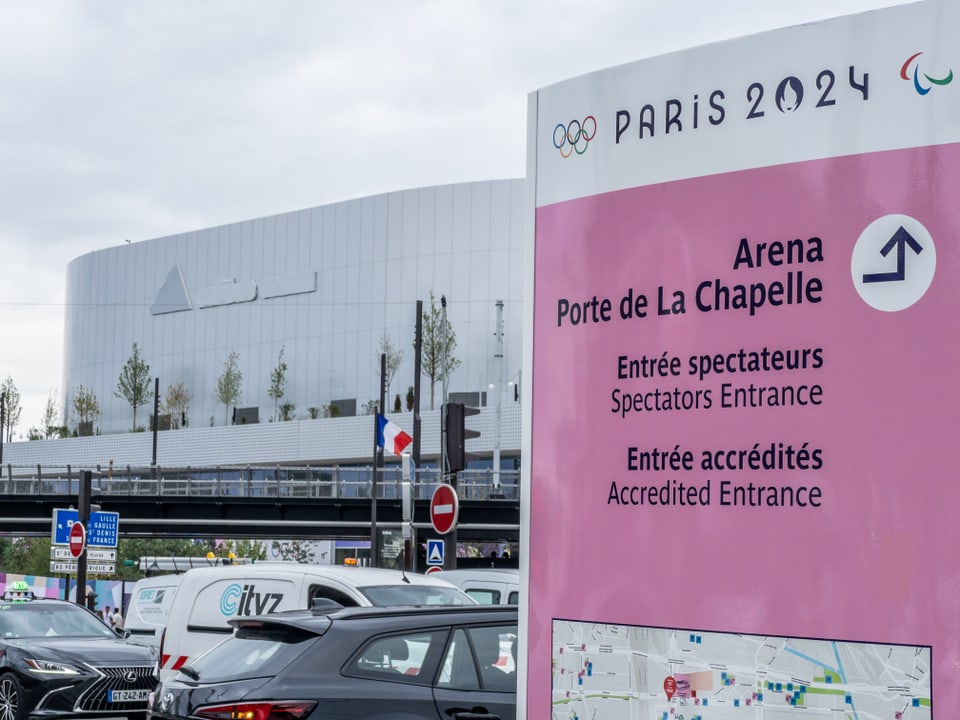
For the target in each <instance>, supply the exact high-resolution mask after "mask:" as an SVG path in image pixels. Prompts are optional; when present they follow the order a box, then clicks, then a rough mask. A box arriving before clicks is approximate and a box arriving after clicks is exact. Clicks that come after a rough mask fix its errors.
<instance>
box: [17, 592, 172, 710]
mask: <svg viewBox="0 0 960 720" xmlns="http://www.w3.org/2000/svg"><path fill="white" fill-rule="evenodd" d="M155 664H156V653H155V652H154V651H153V650H151V649H150V648H147V647H144V646H143V645H138V644H136V643H134V642H132V641H130V640H126V639H124V638H123V637H121V634H120V633H118V632H117V631H116V630H114V629H113V628H110V627H107V626H106V625H105V624H104V622H103V621H102V620H101V619H100V618H98V617H97V616H96V615H94V614H93V613H92V612H90V611H89V610H87V609H85V608H82V607H80V606H79V605H76V604H74V603H71V602H66V601H64V600H43V599H35V598H34V596H33V593H32V592H30V591H29V590H22V589H21V590H14V591H8V592H6V593H4V595H3V600H0V720H39V719H40V718H48V719H54V718H61V717H78V716H82V717H84V718H90V720H97V719H98V718H110V719H111V720H117V719H118V718H131V719H133V718H136V719H139V720H143V718H144V716H145V714H146V709H147V695H148V694H149V691H150V690H151V689H152V688H153V687H154V686H155V684H156V677H154V675H153V668H154V665H155Z"/></svg>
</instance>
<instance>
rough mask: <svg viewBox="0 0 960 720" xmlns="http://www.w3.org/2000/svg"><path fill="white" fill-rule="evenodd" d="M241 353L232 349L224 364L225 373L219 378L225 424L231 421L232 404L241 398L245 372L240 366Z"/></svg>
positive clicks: (219, 393)
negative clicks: (242, 371)
mask: <svg viewBox="0 0 960 720" xmlns="http://www.w3.org/2000/svg"><path fill="white" fill-rule="evenodd" d="M239 362H240V354H239V353H238V352H237V351H236V350H231V351H230V355H228V356H227V361H226V362H225V363H224V364H223V373H222V374H221V375H220V377H219V378H217V400H218V401H219V402H221V403H223V404H224V406H225V408H226V409H225V410H224V424H225V425H226V424H227V423H228V422H229V418H230V406H231V405H234V404H236V403H237V402H238V401H239V400H240V387H241V383H242V382H243V374H242V373H241V372H240V367H239Z"/></svg>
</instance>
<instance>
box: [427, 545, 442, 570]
mask: <svg viewBox="0 0 960 720" xmlns="http://www.w3.org/2000/svg"><path fill="white" fill-rule="evenodd" d="M427 565H443V540H442V539H441V540H427Z"/></svg>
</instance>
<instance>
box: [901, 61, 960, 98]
mask: <svg viewBox="0 0 960 720" xmlns="http://www.w3.org/2000/svg"><path fill="white" fill-rule="evenodd" d="M921 55H923V53H922V52H918V53H914V54H913V55H911V56H910V57H908V58H907V60H906V62H904V63H903V66H902V67H901V68H900V78H901V79H903V80H912V81H913V89H914V90H916V91H917V95H926V94H927V93H928V92H930V91H931V90H932V89H933V86H934V85H941V86H943V85H949V84H950V83H951V81H952V80H953V69H952V68H950V69H948V70H947V74H946V75H944V76H943V77H933V76H932V75H928V74H927V73H925V72H922V71H921V70H920V60H919V59H918V58H919V57H920V56H921ZM911 67H912V68H913V72H911V71H910V68H911Z"/></svg>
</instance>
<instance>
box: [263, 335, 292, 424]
mask: <svg viewBox="0 0 960 720" xmlns="http://www.w3.org/2000/svg"><path fill="white" fill-rule="evenodd" d="M283 351H284V348H282V347H281V348H280V356H279V357H278V358H277V366H276V367H275V368H274V369H273V370H271V371H270V389H269V390H267V394H268V395H269V396H270V397H272V398H273V416H274V418H276V419H277V420H280V419H281V418H280V415H279V413H278V412H277V404H278V403H279V402H280V398H282V397H283V390H284V385H286V383H287V364H286V363H285V362H284V361H283ZM291 411H292V410H291ZM283 419H284V420H289V418H283Z"/></svg>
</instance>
